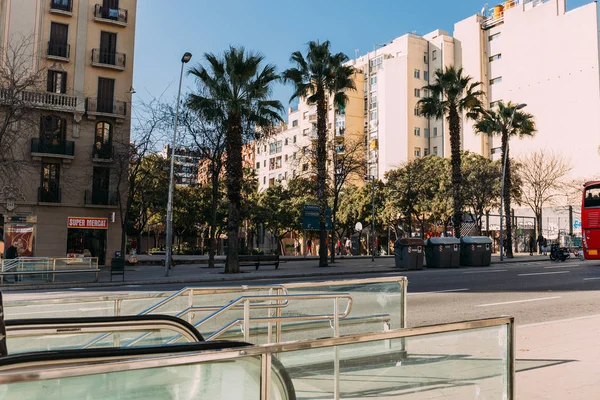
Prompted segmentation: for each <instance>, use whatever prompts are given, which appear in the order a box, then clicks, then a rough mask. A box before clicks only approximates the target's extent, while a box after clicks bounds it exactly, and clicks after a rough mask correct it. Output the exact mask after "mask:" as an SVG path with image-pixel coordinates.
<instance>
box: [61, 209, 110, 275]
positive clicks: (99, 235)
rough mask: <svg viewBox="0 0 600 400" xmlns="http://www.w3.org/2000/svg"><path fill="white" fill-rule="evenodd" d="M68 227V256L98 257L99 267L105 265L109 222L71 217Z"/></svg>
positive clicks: (99, 219) (101, 219) (104, 219)
mask: <svg viewBox="0 0 600 400" xmlns="http://www.w3.org/2000/svg"><path fill="white" fill-rule="evenodd" d="M67 225H68V233H67V256H68V257H98V265H104V264H105V263H106V232H107V228H108V220H107V219H106V218H79V217H69V220H68V224H67Z"/></svg>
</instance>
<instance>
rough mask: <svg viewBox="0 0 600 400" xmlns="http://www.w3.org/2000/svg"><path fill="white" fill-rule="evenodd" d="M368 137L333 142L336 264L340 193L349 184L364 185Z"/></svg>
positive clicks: (348, 138)
mask: <svg viewBox="0 0 600 400" xmlns="http://www.w3.org/2000/svg"><path fill="white" fill-rule="evenodd" d="M365 142H366V135H365V134H363V133H361V134H356V135H347V136H337V137H335V138H333V139H332V140H331V145H330V148H331V152H332V160H333V174H330V176H329V180H330V184H329V186H330V188H331V196H332V197H333V208H332V211H331V214H332V215H331V242H330V245H331V262H332V263H333V262H335V243H336V240H335V239H336V238H335V235H336V224H337V212H338V206H339V199H340V193H341V192H342V190H343V189H344V187H345V185H346V184H347V183H354V184H357V183H362V182H363V181H364V176H365V174H366V172H367V171H366V162H365V160H366V159H365V147H366V145H365Z"/></svg>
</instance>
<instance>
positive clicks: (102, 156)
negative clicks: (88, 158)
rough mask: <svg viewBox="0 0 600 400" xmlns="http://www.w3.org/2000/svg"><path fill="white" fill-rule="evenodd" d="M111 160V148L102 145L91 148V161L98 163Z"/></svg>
mask: <svg viewBox="0 0 600 400" xmlns="http://www.w3.org/2000/svg"><path fill="white" fill-rule="evenodd" d="M112 158H113V147H112V146H109V145H102V146H100V147H98V146H96V145H93V146H92V160H93V161H98V162H111V161H112Z"/></svg>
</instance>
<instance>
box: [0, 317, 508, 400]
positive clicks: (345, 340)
mask: <svg viewBox="0 0 600 400" xmlns="http://www.w3.org/2000/svg"><path fill="white" fill-rule="evenodd" d="M501 326H506V327H507V331H508V332H507V333H508V335H507V337H506V341H507V343H508V345H509V349H508V355H507V356H508V357H507V360H506V362H507V364H508V369H509V371H508V379H507V381H506V382H505V384H506V385H507V388H508V398H509V399H514V379H515V368H514V367H515V358H514V357H515V347H514V339H515V331H514V318H512V317H501V318H491V319H483V320H475V321H463V322H457V323H449V324H442V325H434V326H425V327H417V328H409V329H399V330H392V331H388V332H379V333H367V334H359V335H349V336H343V337H338V338H329V339H314V340H301V341H293V342H288V343H276V344H267V345H258V346H250V347H245V348H244V349H243V351H240V350H239V349H231V350H217V351H205V352H195V353H187V354H185V355H182V354H176V353H175V352H173V354H171V355H165V354H161V355H160V356H151V355H149V356H147V357H139V356H138V357H136V358H127V357H123V358H120V359H115V357H105V358H98V357H94V358H91V357H87V358H85V357H82V358H78V359H76V360H73V361H72V362H66V361H65V360H57V361H54V362H52V361H48V360H44V361H40V362H36V363H28V364H27V369H23V368H18V366H17V367H15V366H14V365H12V366H10V368H9V369H7V370H2V371H0V384H13V383H19V382H31V381H41V380H49V379H62V378H69V377H77V376H87V375H98V374H106V373H114V372H122V371H134V370H143V369H148V368H168V367H176V366H181V365H193V364H201V363H209V362H220V361H225V360H235V359H239V358H242V357H261V359H262V361H263V364H262V365H263V368H262V372H261V377H263V378H264V379H266V381H267V382H268V380H269V377H270V369H268V368H267V367H268V366H269V362H268V361H269V360H270V357H272V356H273V355H276V354H279V353H286V352H292V351H300V350H309V349H313V350H314V349H327V348H331V347H334V348H337V347H339V346H344V345H355V344H357V343H371V342H377V341H382V340H393V339H401V338H411V337H419V336H424V335H432V334H442V333H450V332H454V333H456V332H461V331H469V330H475V329H481V328H489V327H501ZM57 366H60V368H57ZM266 387H267V388H268V387H269V386H268V385H267V386H266Z"/></svg>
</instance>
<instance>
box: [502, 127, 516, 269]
mask: <svg viewBox="0 0 600 400" xmlns="http://www.w3.org/2000/svg"><path fill="white" fill-rule="evenodd" d="M502 149H504V151H503V152H502V159H503V160H504V159H505V157H506V171H505V176H504V214H505V215H506V258H513V257H514V255H513V241H512V218H511V204H510V194H511V190H512V185H511V178H510V151H509V148H508V133H507V132H506V133H505V132H503V133H502ZM505 152H506V153H505Z"/></svg>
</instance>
